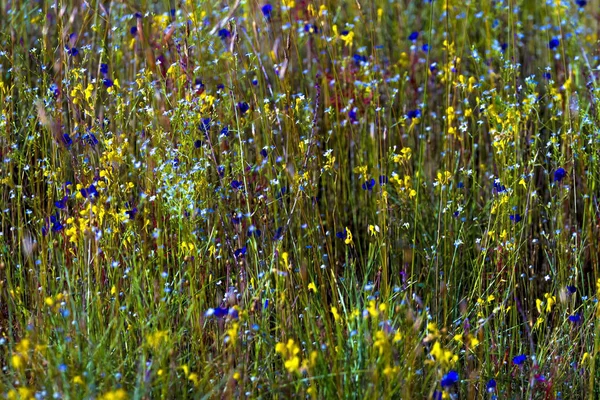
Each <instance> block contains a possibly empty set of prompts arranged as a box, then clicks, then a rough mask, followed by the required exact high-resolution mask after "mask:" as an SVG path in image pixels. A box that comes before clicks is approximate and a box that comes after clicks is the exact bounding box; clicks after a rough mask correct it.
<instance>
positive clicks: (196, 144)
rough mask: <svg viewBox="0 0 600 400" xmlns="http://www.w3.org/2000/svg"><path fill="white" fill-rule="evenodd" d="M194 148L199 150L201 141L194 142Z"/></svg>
mask: <svg viewBox="0 0 600 400" xmlns="http://www.w3.org/2000/svg"><path fill="white" fill-rule="evenodd" d="M194 147H195V148H197V149H199V148H200V147H202V140H200V139H198V140H196V141H195V142H194Z"/></svg>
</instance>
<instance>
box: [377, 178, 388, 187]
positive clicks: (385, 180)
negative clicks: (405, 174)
mask: <svg viewBox="0 0 600 400" xmlns="http://www.w3.org/2000/svg"><path fill="white" fill-rule="evenodd" d="M386 183H388V177H387V176H386V175H379V184H380V185H382V186H383V185H385V184H386Z"/></svg>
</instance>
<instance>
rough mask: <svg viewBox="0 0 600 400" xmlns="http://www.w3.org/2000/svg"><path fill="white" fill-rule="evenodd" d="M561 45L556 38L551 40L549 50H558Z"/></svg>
mask: <svg viewBox="0 0 600 400" xmlns="http://www.w3.org/2000/svg"><path fill="white" fill-rule="evenodd" d="M559 45H560V40H559V39H558V38H556V37H554V38H552V39H550V41H549V42H548V48H549V49H550V50H554V49H556V48H557V47H558V46H559Z"/></svg>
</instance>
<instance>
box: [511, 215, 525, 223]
mask: <svg viewBox="0 0 600 400" xmlns="http://www.w3.org/2000/svg"><path fill="white" fill-rule="evenodd" d="M509 218H510V220H511V221H513V222H519V221H521V219H522V218H521V215H520V214H511V215H510V216H509Z"/></svg>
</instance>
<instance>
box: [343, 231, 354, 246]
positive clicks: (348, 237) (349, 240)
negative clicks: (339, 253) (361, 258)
mask: <svg viewBox="0 0 600 400" xmlns="http://www.w3.org/2000/svg"><path fill="white" fill-rule="evenodd" d="M344 242H345V243H346V244H352V232H350V229H348V227H346V240H344Z"/></svg>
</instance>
